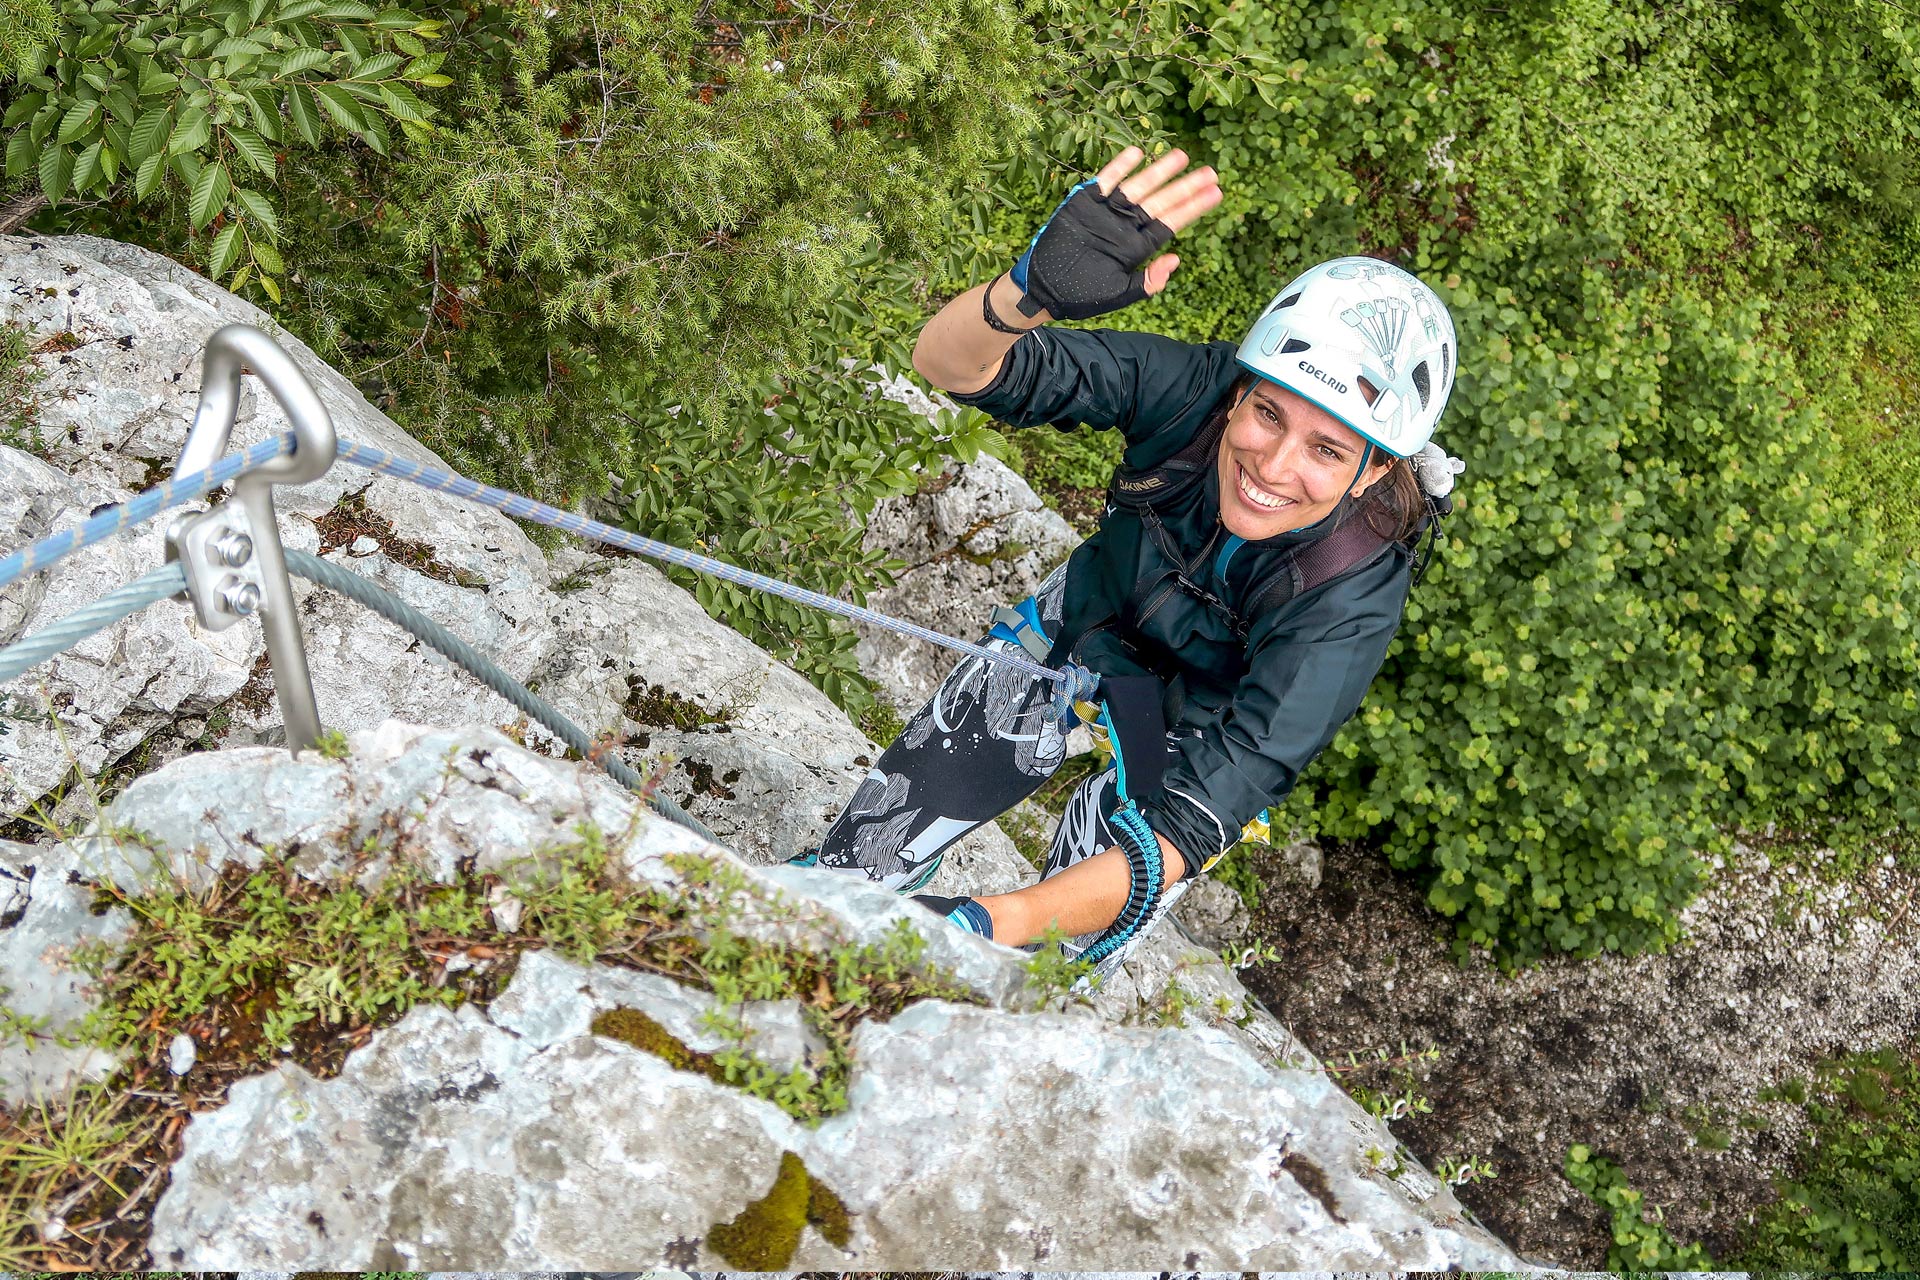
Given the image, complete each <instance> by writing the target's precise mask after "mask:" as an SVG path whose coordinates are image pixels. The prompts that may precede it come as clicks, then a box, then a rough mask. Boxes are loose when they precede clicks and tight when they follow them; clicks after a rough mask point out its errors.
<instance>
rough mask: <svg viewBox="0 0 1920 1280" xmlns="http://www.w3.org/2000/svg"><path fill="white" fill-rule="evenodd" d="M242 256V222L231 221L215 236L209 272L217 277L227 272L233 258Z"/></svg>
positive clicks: (208, 266) (208, 264) (208, 267)
mask: <svg viewBox="0 0 1920 1280" xmlns="http://www.w3.org/2000/svg"><path fill="white" fill-rule="evenodd" d="M238 256H240V224H239V223H237V222H230V223H228V224H227V225H226V226H225V227H223V228H221V231H220V234H219V235H217V236H215V237H214V238H213V252H212V257H211V258H210V259H209V261H208V263H207V270H208V274H209V275H212V276H213V277H214V278H215V279H218V278H220V277H221V276H223V275H225V274H226V273H227V268H228V267H230V266H232V265H233V260H234V259H235V258H237V257H238Z"/></svg>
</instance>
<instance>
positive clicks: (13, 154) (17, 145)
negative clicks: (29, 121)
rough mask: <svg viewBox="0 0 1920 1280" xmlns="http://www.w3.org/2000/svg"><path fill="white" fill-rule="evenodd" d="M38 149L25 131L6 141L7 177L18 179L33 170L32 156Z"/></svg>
mask: <svg viewBox="0 0 1920 1280" xmlns="http://www.w3.org/2000/svg"><path fill="white" fill-rule="evenodd" d="M37 150H39V148H37V147H35V146H34V145H33V138H32V136H31V135H30V134H28V133H27V131H26V130H25V129H22V130H20V132H18V133H16V134H14V135H13V136H12V137H11V138H8V139H7V176H8V177H9V178H18V177H20V176H22V175H24V174H27V173H30V172H32V170H33V154H34V152H35V151H37Z"/></svg>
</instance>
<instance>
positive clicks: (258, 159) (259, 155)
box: [227, 129, 274, 178]
mask: <svg viewBox="0 0 1920 1280" xmlns="http://www.w3.org/2000/svg"><path fill="white" fill-rule="evenodd" d="M227 141H228V142H231V143H232V144H233V149H234V150H235V151H238V152H239V153H240V154H241V155H242V156H243V157H245V159H246V162H247V163H248V164H250V165H252V166H253V167H254V168H255V169H258V170H259V171H260V172H261V173H263V174H265V175H266V176H267V177H269V178H271V177H273V175H274V163H273V148H271V147H269V146H268V145H267V144H266V143H265V142H263V141H262V140H261V138H260V135H259V134H257V133H255V132H253V131H252V130H251V129H229V130H227Z"/></svg>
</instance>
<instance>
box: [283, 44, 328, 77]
mask: <svg viewBox="0 0 1920 1280" xmlns="http://www.w3.org/2000/svg"><path fill="white" fill-rule="evenodd" d="M332 61H333V55H332V54H331V53H328V52H327V51H326V50H325V49H308V48H300V49H290V50H288V51H287V55H286V56H285V57H284V58H282V59H281V60H280V74H281V75H283V76H291V75H298V74H299V73H300V72H302V71H311V70H313V69H314V68H315V67H324V66H326V65H327V64H328V63H330V62H332Z"/></svg>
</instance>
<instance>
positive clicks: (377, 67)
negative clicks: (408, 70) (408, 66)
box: [353, 53, 401, 80]
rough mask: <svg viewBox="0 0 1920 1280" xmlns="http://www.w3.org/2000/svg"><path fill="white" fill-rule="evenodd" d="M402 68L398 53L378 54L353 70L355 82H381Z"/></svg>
mask: <svg viewBox="0 0 1920 1280" xmlns="http://www.w3.org/2000/svg"><path fill="white" fill-rule="evenodd" d="M400 66H401V57H400V55H399V54H397V53H376V54H374V55H373V56H372V57H371V58H368V59H367V60H366V61H364V62H362V63H361V64H360V65H359V66H357V67H355V68H354V69H353V78H354V79H355V80H379V79H382V78H384V77H386V76H389V75H392V74H393V73H394V72H395V71H398V70H399V69H400Z"/></svg>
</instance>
